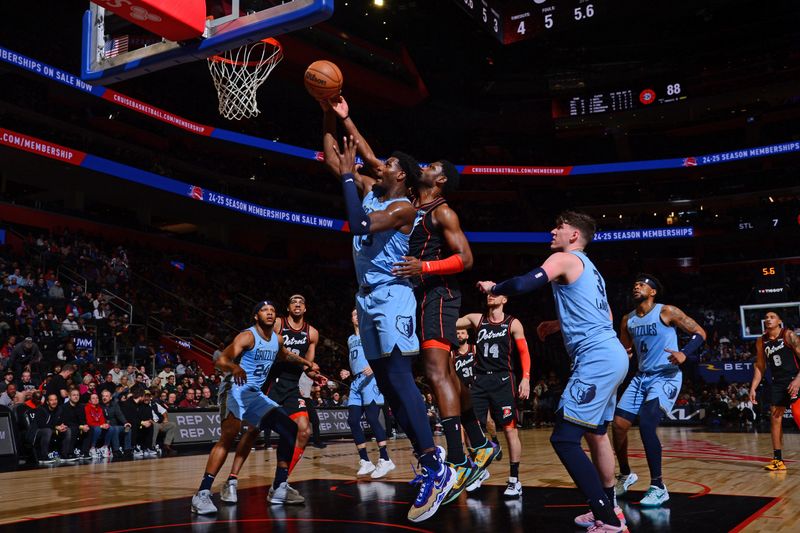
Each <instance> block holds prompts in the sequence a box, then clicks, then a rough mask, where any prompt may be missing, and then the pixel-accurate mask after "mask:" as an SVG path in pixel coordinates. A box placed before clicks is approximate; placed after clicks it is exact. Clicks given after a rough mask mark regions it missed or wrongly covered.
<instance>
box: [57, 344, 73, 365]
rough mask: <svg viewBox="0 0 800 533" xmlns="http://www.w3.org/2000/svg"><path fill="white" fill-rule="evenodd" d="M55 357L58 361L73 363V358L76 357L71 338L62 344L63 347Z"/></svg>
mask: <svg viewBox="0 0 800 533" xmlns="http://www.w3.org/2000/svg"><path fill="white" fill-rule="evenodd" d="M56 357H57V358H58V360H59V361H64V362H66V363H74V362H75V359H77V358H78V356H77V354H76V353H75V343H74V342H72V340H68V341H67V342H66V343H65V344H64V347H63V348H62V349H60V350H59V351H58V353H57V354H56Z"/></svg>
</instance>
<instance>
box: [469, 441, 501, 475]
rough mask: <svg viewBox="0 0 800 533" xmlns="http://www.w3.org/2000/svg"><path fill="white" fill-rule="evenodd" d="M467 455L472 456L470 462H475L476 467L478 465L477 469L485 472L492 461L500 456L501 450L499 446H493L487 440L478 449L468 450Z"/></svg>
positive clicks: (492, 443)
mask: <svg viewBox="0 0 800 533" xmlns="http://www.w3.org/2000/svg"><path fill="white" fill-rule="evenodd" d="M469 453H470V455H471V456H472V460H473V461H475V464H476V465H478V468H480V469H481V470H486V469H487V468H489V465H490V464H492V461H494V460H495V459H497V458H498V457H499V456H500V454H501V453H503V449H502V448H501V447H500V445H499V444H495V443H494V442H492V441H491V440H490V439H488V438H487V439H486V443H485V444H484V445H483V446H480V447H478V448H470V449H469Z"/></svg>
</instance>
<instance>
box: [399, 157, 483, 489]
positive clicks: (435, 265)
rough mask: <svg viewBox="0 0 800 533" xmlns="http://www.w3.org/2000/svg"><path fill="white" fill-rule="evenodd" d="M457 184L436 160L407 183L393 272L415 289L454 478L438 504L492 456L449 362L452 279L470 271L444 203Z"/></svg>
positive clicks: (455, 311) (455, 302)
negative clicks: (406, 211)
mask: <svg viewBox="0 0 800 533" xmlns="http://www.w3.org/2000/svg"><path fill="white" fill-rule="evenodd" d="M460 179H461V176H460V175H459V173H458V170H456V167H455V166H454V165H453V164H452V163H450V162H448V161H444V160H440V161H436V162H434V163H431V164H430V165H428V166H427V167H425V168H424V169H423V170H422V172H421V174H420V176H419V177H418V178H417V179H416V180H415V181H413V182H412V191H413V194H414V196H416V199H415V204H414V207H416V209H417V216H416V219H415V220H414V229H413V231H412V232H411V238H410V239H409V243H408V255H407V256H405V257H403V261H401V262H398V263H396V264H395V266H394V270H393V272H394V274H395V275H396V276H398V277H400V278H406V279H409V280H411V282H412V283H413V284H414V286H415V293H416V297H417V308H418V313H417V316H418V323H419V325H420V330H419V331H420V340H421V342H422V346H421V348H422V360H423V361H424V363H425V377H426V378H427V382H428V383H429V384H430V386H431V388H432V389H433V393H434V395H435V396H436V399H437V402H438V405H439V411H440V414H441V417H442V419H441V424H442V428H443V430H444V434H445V438H446V440H447V461H448V462H449V463H450V464H452V465H453V468H455V469H456V472H457V474H458V479H457V481H456V485H455V487H453V489H452V490H451V491H450V494H448V496H447V498H446V499H445V500H444V503H448V502H450V501H453V500H455V499H456V498H458V496H459V494H461V492H462V491H463V490H464V489H465V488H466V487H467V486H468V485H470V484H472V483H473V482H474V481H476V480H477V478H478V477H479V476H480V475H481V470H484V469H485V468H486V467H488V466H489V464H490V463H491V461H492V460H493V459H494V455H495V453H496V452H495V450H494V447H493V444H492V442H491V441H489V440H488V439H486V437H485V436H484V435H483V431H482V430H481V426H480V424H479V423H478V420H477V418H476V417H475V412H474V411H473V409H472V401H471V398H470V395H469V391H468V390H467V389H466V388H464V387H461V385H460V382H459V379H458V375H457V374H456V371H455V368H454V366H453V362H452V361H451V358H450V353H451V351H452V349H453V348H454V347H455V346H457V345H458V339H457V337H456V321H457V320H458V316H459V313H460V311H461V291H460V290H459V288H458V282H457V279H456V278H455V276H454V275H455V274H458V273H460V272H462V271H464V270H467V269H470V268H472V250H471V249H470V246H469V242H468V241H467V237H466V236H465V235H464V232H463V231H462V230H461V224H460V222H459V220H458V215H457V214H456V212H455V211H454V210H453V209H451V208H450V206H449V205H448V204H447V201H446V200H445V197H444V194H445V193H446V192H448V191H451V190H455V189H456V188H457V187H458V183H459V181H460ZM462 424H463V426H464V430H465V431H466V433H467V434H468V435H469V439H470V442H471V443H473V446H474V449H473V454H472V457H470V458H468V457H467V456H466V454H465V453H464V444H463V441H462V439H461V426H462ZM473 457H474V460H473Z"/></svg>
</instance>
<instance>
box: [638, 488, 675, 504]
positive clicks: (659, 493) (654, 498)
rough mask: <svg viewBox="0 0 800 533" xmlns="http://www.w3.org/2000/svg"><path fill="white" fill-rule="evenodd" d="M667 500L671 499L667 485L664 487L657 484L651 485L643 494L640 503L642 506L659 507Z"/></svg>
mask: <svg viewBox="0 0 800 533" xmlns="http://www.w3.org/2000/svg"><path fill="white" fill-rule="evenodd" d="M667 500H669V492H667V487H666V486H665V487H664V488H663V489H662V488H659V487H656V486H655V485H650V488H649V489H647V492H645V493H644V496H642V499H641V501H640V502H639V505H641V506H642V507H658V506H659V505H661V504H663V503H664V502H666V501H667Z"/></svg>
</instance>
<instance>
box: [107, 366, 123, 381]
mask: <svg viewBox="0 0 800 533" xmlns="http://www.w3.org/2000/svg"><path fill="white" fill-rule="evenodd" d="M108 373H109V374H111V379H112V381H113V382H114V384H115V385H119V381H120V380H121V379H122V376H123V375H124V374H125V373H124V372H123V371H122V370H121V369H120V367H119V363H117V362H115V363H114V366H113V367H112V368H111V370H109V371H108Z"/></svg>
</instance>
